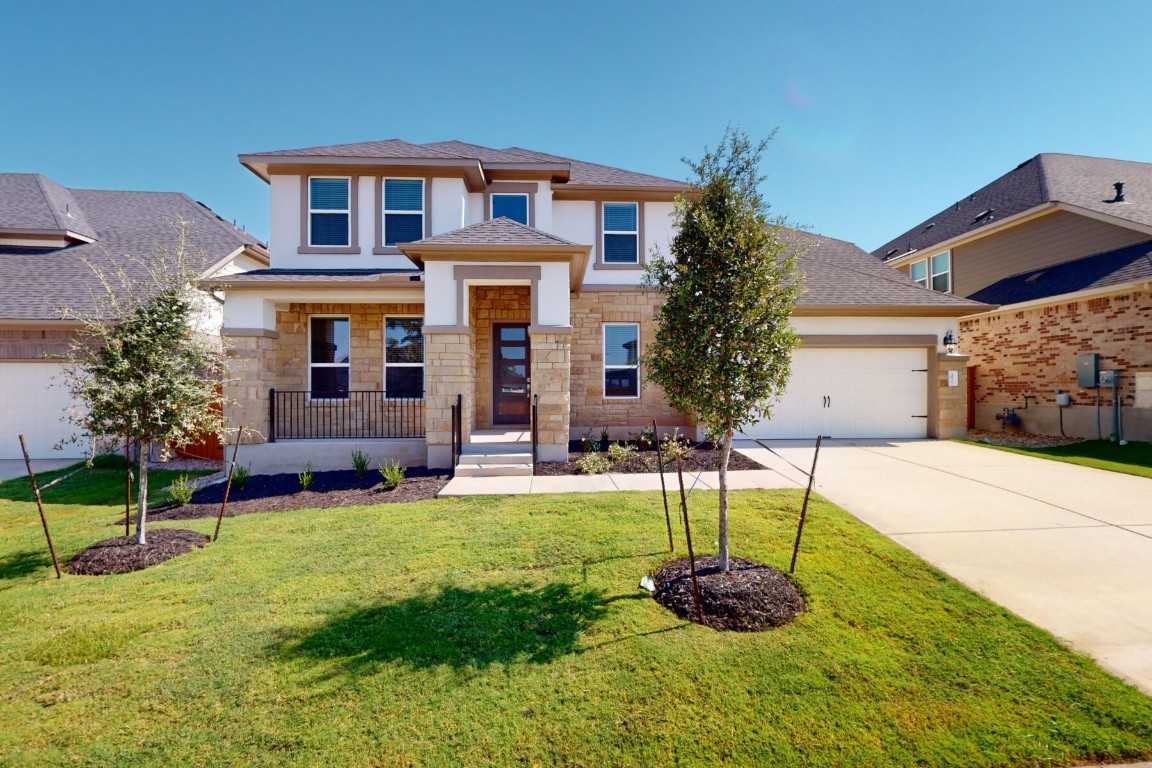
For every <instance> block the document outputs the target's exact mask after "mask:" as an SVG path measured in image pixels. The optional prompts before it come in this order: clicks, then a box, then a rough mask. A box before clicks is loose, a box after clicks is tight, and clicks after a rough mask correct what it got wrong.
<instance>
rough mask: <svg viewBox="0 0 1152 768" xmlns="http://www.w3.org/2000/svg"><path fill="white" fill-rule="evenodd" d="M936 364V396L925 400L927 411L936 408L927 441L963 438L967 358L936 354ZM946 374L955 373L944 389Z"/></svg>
mask: <svg viewBox="0 0 1152 768" xmlns="http://www.w3.org/2000/svg"><path fill="white" fill-rule="evenodd" d="M929 354H931V353H929ZM936 360H937V362H936V392H935V396H933V395H932V394H929V396H928V400H929V407H932V406H933V405H935V408H936V421H935V425H934V426H935V428H934V429H933V430H932V431H933V433H934V434H931V435H929V437H937V438H940V439H942V440H949V439H952V438H957V437H964V436H965V435H966V434H967V432H968V357H967V356H965V355H947V354H938V355H937V358H936ZM949 371H956V386H954V387H950V386H948V372H949Z"/></svg>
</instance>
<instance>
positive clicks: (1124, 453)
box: [960, 440, 1152, 477]
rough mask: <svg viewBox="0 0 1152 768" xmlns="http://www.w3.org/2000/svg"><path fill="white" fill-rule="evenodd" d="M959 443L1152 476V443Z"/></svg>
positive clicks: (1083, 465)
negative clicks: (1026, 445) (1027, 445)
mask: <svg viewBox="0 0 1152 768" xmlns="http://www.w3.org/2000/svg"><path fill="white" fill-rule="evenodd" d="M960 442H965V443H971V444H972V445H979V446H982V447H984V448H993V449H995V450H997V451H1008V452H1009V453H1022V454H1024V455H1025V456H1036V457H1037V458H1041V459H1052V460H1053V461H1064V462H1067V463H1069V464H1079V465H1080V466H1082V467H1093V468H1094V469H1107V470H1109V471H1110V472H1123V473H1124V474H1126V475H1137V476H1139V477H1152V443H1141V442H1131V443H1128V445H1120V444H1119V443H1114V442H1112V441H1111V440H1086V441H1084V442H1082V443H1072V444H1071V445H1061V446H1057V447H1055V448H1016V447H1009V446H1004V445H992V444H990V443H982V442H974V441H970V440H961V441H960Z"/></svg>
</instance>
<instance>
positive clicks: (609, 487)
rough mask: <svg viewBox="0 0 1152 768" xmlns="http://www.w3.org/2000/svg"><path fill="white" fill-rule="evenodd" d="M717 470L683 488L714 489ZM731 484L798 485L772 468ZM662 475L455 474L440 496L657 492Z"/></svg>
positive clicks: (740, 475)
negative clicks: (485, 475) (520, 475)
mask: <svg viewBox="0 0 1152 768" xmlns="http://www.w3.org/2000/svg"><path fill="white" fill-rule="evenodd" d="M664 482H666V483H668V488H669V489H672V488H673V487H676V474H675V473H671V474H666V475H665V476H664ZM719 484H720V476H719V473H718V472H685V473H684V487H685V488H691V487H693V486H695V487H696V488H698V489H715V488H717V487H718V486H719ZM728 487H729V488H732V489H734V490H741V489H751V488H795V487H796V483H795V482H794V481H793V480H792V479H791V478H789V477H787V476H785V475H783V474H781V473H780V472H777V471H775V470H771V469H752V470H748V469H745V470H739V471H733V472H729V473H728ZM658 490H660V475H658V474H656V473H654V472H653V473H652V474H641V475H634V474H612V473H609V474H606V475H552V476H546V477H455V478H453V479H452V480H450V481H449V482H448V485H446V486H444V490H442V491H440V495H441V496H512V495H516V496H518V495H520V494H525V493H598V492H600V491H658Z"/></svg>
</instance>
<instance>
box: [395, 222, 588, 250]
mask: <svg viewBox="0 0 1152 768" xmlns="http://www.w3.org/2000/svg"><path fill="white" fill-rule="evenodd" d="M416 243H418V244H420V245H576V243H573V242H571V241H570V240H565V239H564V238H562V237H557V236H556V235H553V234H549V233H548V232H543V231H541V230H539V229H535V228H534V227H528V226H525V225H523V224H521V223H520V222H518V221H512V219H509V218H505V217H503V216H501V217H500V218H498V219H489V220H488V221H482V222H480V223H479V224H472V225H469V226H467V227H463V228H462V229H454V230H452V231H451V232H444V233H442V234H439V235H433V236H432V237H426V238H424V239H423V240H417V241H416Z"/></svg>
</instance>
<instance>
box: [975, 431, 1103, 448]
mask: <svg viewBox="0 0 1152 768" xmlns="http://www.w3.org/2000/svg"><path fill="white" fill-rule="evenodd" d="M968 439H969V440H973V441H975V442H978V443H988V444H989V445H1002V446H1004V447H1006V448H1055V447H1057V446H1060V445H1072V444H1073V443H1082V442H1084V440H1083V438H1079V437H1061V436H1060V435H1034V434H1032V433H1031V432H1018V431H1012V430H1008V429H1005V430H987V429H970V430H968Z"/></svg>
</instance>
